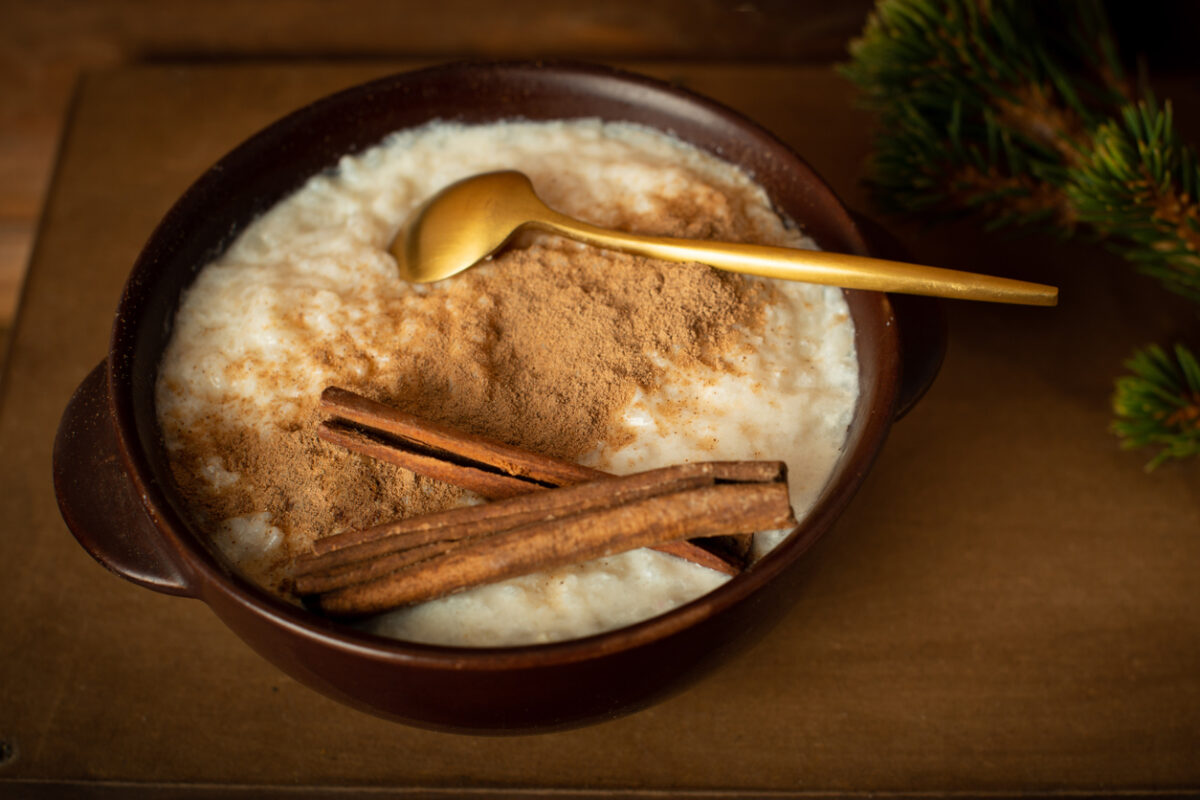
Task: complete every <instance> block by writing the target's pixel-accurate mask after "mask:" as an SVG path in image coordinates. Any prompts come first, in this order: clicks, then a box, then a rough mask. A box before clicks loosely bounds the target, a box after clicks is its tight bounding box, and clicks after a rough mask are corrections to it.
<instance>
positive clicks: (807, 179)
mask: <svg viewBox="0 0 1200 800" xmlns="http://www.w3.org/2000/svg"><path fill="white" fill-rule="evenodd" d="M481 70H483V71H490V72H499V73H503V76H504V79H505V80H512V79H513V78H514V76H517V77H521V76H528V75H530V74H531V73H532V74H536V75H538V76H550V77H553V78H556V79H567V80H570V79H587V80H590V81H591V82H592V85H603V86H610V85H619V86H623V87H626V88H628V87H630V86H633V87H636V88H638V89H640V90H641V91H642V92H643V93H644V95H645V96H646V97H654V98H656V99H664V98H665V99H667V100H670V101H672V102H676V103H680V104H684V105H687V106H692V107H695V108H696V109H698V110H700V111H703V112H704V113H706V114H708V115H712V116H715V117H718V118H720V119H722V120H723V121H724V122H725V123H727V124H728V125H729V126H730V127H731V128H733V129H736V130H737V131H738V132H739V133H740V134H741V135H748V136H750V139H751V140H752V141H755V140H756V141H760V142H765V143H768V144H769V145H770V146H771V147H772V149H773V150H774V151H775V152H776V153H778V154H779V155H781V156H782V157H784V158H785V159H787V163H786V165H785V166H786V167H787V169H788V170H789V172H790V173H791V174H792V175H793V176H795V178H796V179H802V180H803V181H804V183H805V184H806V186H807V190H806V191H808V192H810V193H814V194H815V195H816V196H815V199H814V202H816V203H818V204H819V205H821V206H823V207H824V210H825V211H826V212H827V213H832V214H833V216H834V217H835V218H836V221H837V223H838V224H839V226H840V228H841V229H842V232H843V235H844V236H846V237H847V240H848V242H849V244H850V245H851V246H852V249H853V250H855V251H857V252H859V253H864V254H865V253H867V252H868V251H869V248H868V247H867V245H866V243H865V241H864V239H863V237H862V234H861V232H860V231H859V228H858V226H857V224H856V223H855V221H854V219H853V218H852V217H851V215H850V214H849V212H848V211H847V210H846V208H845V206H844V205H843V204H842V203H841V201H840V199H839V198H837V196H836V195H835V194H834V192H833V190H832V189H831V188H830V187H829V186H828V185H827V184H826V183H825V181H824V180H823V179H822V178H821V177H820V176H819V175H818V174H817V173H816V172H815V171H814V170H813V169H812V167H811V166H809V165H808V163H807V162H806V161H804V159H803V158H802V157H800V156H799V155H798V154H797V153H795V152H794V151H793V150H792V149H791V148H790V147H789V146H788V145H787V144H786V143H785V142H783V141H782V140H780V139H779V138H778V137H776V136H775V135H774V134H772V133H771V132H769V131H767V130H766V129H765V128H763V127H762V126H761V125H759V124H758V123H756V122H754V121H753V120H751V119H750V118H748V117H746V116H745V115H743V114H741V113H740V112H738V111H736V110H734V109H731V108H729V107H727V106H725V105H724V104H721V103H719V102H717V101H715V100H713V99H711V98H708V97H705V96H703V95H700V94H698V93H696V92H693V91H692V90H690V89H686V88H684V87H680V86H676V85H673V84H670V83H667V82H664V81H660V80H658V79H655V78H651V77H648V76H645V75H640V74H637V73H634V72H629V71H626V70H622V69H617V68H614V67H610V66H603V65H597V64H590V63H585V62H578V61H568V60H553V61H507V60H506V61H474V60H472V61H459V62H452V63H448V64H439V65H436V66H432V67H427V68H423V69H418V70H413V71H405V72H399V73H394V74H391V75H387V76H383V77H380V78H376V79H374V80H371V81H368V82H366V83H361V84H358V85H355V86H351V87H348V88H346V89H342V90H340V91H338V92H335V93H333V94H330V95H327V96H325V97H322V98H319V99H317V100H315V101H313V102H311V103H308V104H306V105H304V106H303V107H301V108H299V109H297V110H295V111H292V112H291V113H289V114H287V115H285V116H283V117H281V118H279V119H277V120H275V121H274V122H272V123H270V124H269V125H267V126H266V127H264V128H262V129H261V130H259V131H257V132H256V133H254V134H253V135H251V136H250V137H248V138H247V139H245V140H244V141H242V142H241V143H239V144H238V145H237V146H235V147H234V148H233V149H232V150H230V151H229V152H228V153H226V154H225V155H224V156H222V158H221V159H219V160H218V161H217V162H216V163H215V164H213V165H212V166H211V167H209V168H208V169H207V170H206V171H205V172H204V173H203V174H202V175H201V176H200V177H199V178H198V179H197V180H196V181H195V182H193V183H192V184H191V185H190V186H189V187H188V189H187V190H185V192H184V193H183V194H182V195H181V196H180V197H179V198H178V199H177V200H176V202H175V203H174V204H173V205H172V206H171V208H170V209H169V210H168V211H167V212H166V214H165V215H164V217H163V219H162V221H161V222H160V223H159V224H158V226H156V228H155V230H154V231H153V232H152V233H151V235H150V237H149V239H148V240H147V243H146V244H145V246H144V248H143V250H142V251H141V253H140V254H139V256H138V259H137V261H136V262H135V264H134V266H133V268H132V270H131V272H130V275H129V277H128V279H127V281H126V284H125V288H124V289H123V291H122V295H121V299H120V303H119V305H118V310H117V313H116V315H115V318H114V321H113V326H112V332H111V336H110V341H109V352H108V356H107V366H108V369H107V395H108V398H107V399H108V404H109V410H110V413H111V414H112V418H113V421H114V428H115V430H116V434H117V436H116V438H117V442H118V446H119V451H120V458H121V461H122V464H123V466H124V471H125V472H126V473H127V474H128V475H129V477H130V479H131V481H132V482H133V485H134V488H135V490H136V493H137V496H138V497H139V498H140V500H141V503H142V506H143V508H144V510H145V511H146V513H147V515H148V516H149V518H150V520H151V522H152V523H153V524H154V527H155V528H156V529H157V531H158V533H159V534H160V536H161V537H162V538H163V539H165V540H166V541H167V542H168V544H169V545H170V549H171V551H172V553H173V554H174V556H175V557H176V558H177V559H178V560H179V561H180V563H179V566H180V567H181V568H182V570H183V571H184V572H185V573H186V574H187V576H188V581H189V583H190V584H191V587H192V588H193V589H194V590H196V591H197V595H196V596H197V597H198V598H199V599H202V600H204V601H205V602H206V603H207V604H208V605H210V606H212V605H213V603H212V602H211V593H212V592H219V593H220V594H223V595H225V596H227V597H228V598H229V599H231V600H233V601H234V602H235V603H237V604H239V605H241V606H243V607H244V608H245V609H246V610H248V611H250V612H252V613H253V614H254V615H256V616H258V617H260V618H262V619H264V620H266V621H269V622H271V623H273V624H275V625H278V626H282V627H284V628H287V629H290V630H291V631H292V632H294V633H295V634H297V635H299V636H302V637H304V638H306V639H309V640H320V642H321V643H323V644H324V645H325V646H328V647H332V648H335V649H338V650H341V651H343V652H346V653H357V654H361V655H366V656H369V657H371V658H373V659H376V660H383V661H387V662H391V663H395V664H397V665H401V664H403V665H406V666H420V667H426V668H435V669H448V670H461V669H465V668H469V669H475V670H506V669H513V668H523V667H549V666H553V665H557V664H564V663H572V662H578V661H585V660H590V659H593V658H597V657H600V656H605V655H610V654H614V653H618V652H621V651H625V650H630V649H634V648H637V647H641V646H643V645H647V644H650V643H652V642H655V641H659V640H663V639H667V638H670V637H671V636H673V635H676V634H680V633H681V632H683V631H686V630H687V629H689V628H691V627H693V626H694V625H696V624H698V623H700V622H702V621H704V620H706V619H709V618H711V617H714V616H717V615H719V614H720V613H722V612H724V611H726V610H728V609H730V608H732V607H734V606H736V605H739V604H740V603H741V602H743V601H745V600H746V599H747V598H749V597H750V596H751V595H753V594H755V593H757V592H759V591H760V590H761V589H762V588H763V587H764V586H766V585H767V584H769V583H771V582H772V580H773V579H774V578H776V577H777V576H778V575H779V574H780V573H781V572H783V571H784V570H785V569H787V568H788V567H790V566H791V565H793V564H794V563H796V562H797V561H799V560H800V559H801V557H802V556H803V554H804V553H805V552H806V551H807V550H808V549H809V548H810V547H811V546H812V545H813V544H814V543H815V542H816V541H817V539H819V538H821V537H822V536H823V535H824V534H825V533H826V532H827V530H828V529H829V528H830V527H831V526H832V524H833V522H834V520H836V518H837V517H838V516H839V515H840V514H841V512H842V511H843V510H844V508H845V506H846V505H847V504H848V503H849V501H850V499H851V497H852V496H853V494H854V493H855V492H856V491H857V489H858V487H859V485H860V484H861V482H862V480H863V477H864V476H865V473H866V472H867V469H868V467H869V466H870V464H871V463H872V462H873V461H874V459H875V457H876V455H877V454H878V452H879V449H880V448H881V447H882V445H883V441H884V439H885V438H886V435H887V431H888V428H889V427H890V423H891V414H892V408H893V405H894V403H895V398H896V386H897V384H898V382H899V381H898V374H894V375H890V376H885V378H887V379H886V380H881V381H880V382H879V383H880V385H881V387H882V391H881V393H880V396H879V397H878V398H877V402H876V403H875V404H874V406H872V408H870V409H865V408H864V407H863V405H862V404H863V399H864V398H863V392H862V386H861V385H860V392H859V398H858V400H857V401H856V410H855V419H856V420H857V419H858V417H859V416H860V415H862V414H864V413H867V412H869V417H868V418H867V419H865V420H864V421H863V423H862V425H863V430H862V431H861V432H860V433H859V435H858V437H857V439H858V442H857V443H856V448H857V449H856V451H855V454H856V458H857V459H858V461H859V463H860V468H859V469H858V470H857V471H856V472H855V474H851V475H843V474H842V469H843V467H839V469H838V470H837V471H835V473H834V475H833V476H831V477H830V479H828V480H827V483H826V485H825V487H824V488H823V489H822V490H821V492H820V493H819V495H818V497H817V500H816V501H815V502H814V504H813V506H812V508H811V510H810V511H809V513H808V514H807V515H806V516H805V517H804V519H803V520H802V521H801V523H800V524H799V525H798V526H797V528H796V529H794V530H793V531H792V532H791V533H790V534H789V536H788V537H787V538H786V539H785V540H784V541H782V542H781V543H780V544H779V545H778V546H777V547H775V548H774V549H773V550H772V551H771V552H770V553H768V554H767V555H766V556H765V557H764V558H762V559H761V560H760V561H759V562H757V563H756V564H755V565H753V567H751V568H750V569H747V570H746V571H745V572H743V573H742V574H741V575H739V576H736V577H735V578H733V579H731V580H729V581H726V582H725V583H723V584H722V585H720V586H718V587H717V588H715V589H714V590H712V591H710V592H708V593H706V594H704V595H701V596H700V597H698V598H696V599H694V600H692V601H690V602H688V603H685V604H682V605H680V606H677V607H675V608H673V609H671V610H669V611H667V612H664V613H663V614H659V615H657V616H654V617H651V618H649V619H646V620H643V621H641V622H637V623H633V624H631V625H627V626H622V627H620V628H616V629H612V630H609V631H604V632H600V633H596V634H592V635H589V636H584V637H580V638H575V639H568V640H563V641H556V642H548V643H538V644H525V645H512V646H502V647H466V646H452V645H440V644H426V643H419V642H409V641H404V640H398V639H391V638H387V637H384V636H381V635H377V634H372V633H368V632H365V631H360V630H357V629H354V628H351V627H349V626H346V625H344V624H342V623H338V622H335V621H333V620H330V619H328V618H325V617H322V616H320V615H318V614H315V613H312V612H309V611H307V610H305V609H303V608H300V607H298V606H295V605H292V604H289V603H287V602H286V601H284V600H282V599H280V598H278V597H276V596H275V595H273V594H270V593H269V592H267V591H266V590H264V589H262V588H260V587H259V586H257V585H256V584H254V583H252V582H250V581H249V580H248V579H246V578H244V577H243V576H242V575H240V574H239V573H238V572H237V571H236V570H234V569H233V568H231V567H230V566H228V565H227V564H225V563H224V562H223V561H222V560H221V559H218V558H217V557H215V556H214V554H213V553H212V552H210V550H209V548H208V547H207V546H205V545H204V544H203V542H202V541H201V540H200V537H199V536H198V535H197V533H196V532H195V530H194V528H193V526H192V524H191V523H190V522H188V521H187V519H186V518H185V517H184V516H183V515H182V514H179V513H177V512H176V509H175V507H174V505H173V503H172V502H171V501H170V499H169V498H168V493H167V491H165V490H164V488H163V486H162V485H161V483H160V479H159V477H158V476H156V474H155V470H154V469H153V466H152V465H151V463H150V461H149V459H148V457H147V455H146V452H145V448H149V447H154V446H156V445H155V444H154V443H143V442H142V441H141V437H140V436H139V435H138V424H137V421H136V419H135V414H136V411H135V407H134V406H135V402H134V399H133V393H134V389H133V377H134V376H133V374H132V368H133V361H134V358H133V351H132V348H133V345H134V343H135V341H136V340H137V338H138V336H139V335H140V334H141V333H142V331H141V330H140V326H141V325H142V324H143V320H142V317H143V313H141V312H144V308H143V306H144V305H145V302H144V298H145V296H146V291H145V290H144V287H145V286H146V285H148V284H149V283H150V282H152V280H153V270H154V268H155V254H156V253H157V252H158V250H161V249H163V248H166V247H169V245H170V241H169V240H170V238H171V235H172V231H173V230H174V227H175V226H177V225H179V224H182V223H186V222H187V219H188V217H189V216H190V215H191V214H193V213H195V209H193V206H195V205H196V203H197V198H198V197H200V196H201V195H203V194H205V191H206V190H210V189H211V187H212V185H213V184H214V183H215V182H217V181H219V180H223V179H224V177H225V174H226V173H228V172H229V171H230V170H231V169H232V168H233V166H234V165H236V164H237V163H239V161H240V160H241V159H242V158H244V156H245V155H246V154H247V153H249V152H252V151H253V150H254V149H256V148H259V147H262V146H263V145H264V143H269V142H271V141H273V140H275V139H277V138H278V137H279V136H280V135H281V133H282V132H284V131H286V130H289V129H291V128H294V127H296V126H303V125H305V124H307V123H308V122H309V121H311V120H314V119H316V118H318V117H322V116H323V115H326V114H330V113H333V112H334V111H336V110H337V109H340V108H343V107H344V106H345V105H346V104H347V103H351V104H353V103H356V102H363V101H365V99H369V98H370V97H371V96H372V95H373V94H375V93H377V92H378V91H379V90H380V89H382V88H385V87H394V86H395V85H396V84H397V83H403V84H411V85H413V86H419V85H420V84H422V83H423V82H426V81H431V80H434V79H441V78H445V77H447V76H451V77H453V76H463V75H470V74H473V73H477V72H479V71H481ZM593 116H600V115H599V114H597V115H593ZM512 118H515V117H509V118H508V119H512ZM564 118H565V117H564ZM604 118H605V119H611V118H613V117H604ZM499 119H504V118H503V117H501V118H497V120H499ZM660 130H661V129H660ZM668 132H670V133H675V135H678V133H677V132H673V131H668ZM681 138H682V137H681ZM685 141H687V139H686V138H685ZM375 143H376V142H367V143H365V144H364V145H363V146H362V147H360V148H359V150H352V151H349V152H360V151H361V149H362V148H363V147H369V146H371V145H373V144H375ZM718 155H723V154H720V153H718ZM726 157H727V156H726ZM731 160H732V159H731ZM733 163H735V164H737V165H738V166H740V167H742V168H743V169H745V166H744V165H742V164H738V162H736V161H734V162H733ZM747 171H748V172H752V171H751V170H747ZM311 177H312V174H306V175H304V176H303V177H302V178H301V180H300V183H301V184H302V183H303V182H304V181H307V180H308V179H309V178H311ZM751 177H752V178H755V179H756V181H757V180H758V178H757V176H755V175H753V174H751ZM290 191H294V188H293V189H292V190H289V192H290ZM286 194H287V193H284V195H283V196H286ZM768 196H769V197H770V198H771V200H772V203H773V204H776V202H777V201H776V198H775V197H774V196H772V193H771V192H768ZM272 202H277V200H276V201H272ZM228 244H229V242H228V241H226V242H222V243H220V244H219V247H218V251H219V250H223V249H224V248H225V247H227V246H228ZM198 268H199V267H198V266H197V267H194V268H193V272H195V271H196V270H198ZM192 279H194V274H193V276H192V277H191V278H189V279H188V281H187V284H190V282H191V280H192ZM185 285H186V284H185ZM846 296H847V300H848V301H849V302H850V305H851V307H852V309H853V308H854V307H855V306H856V305H857V306H860V307H861V306H865V305H866V304H869V303H871V302H872V301H874V302H878V303H880V304H882V305H881V311H880V313H882V314H884V317H885V318H886V317H887V315H888V314H889V313H890V308H889V307H888V306H887V303H888V301H887V298H886V295H883V294H881V293H876V292H856V291H847V292H846ZM858 335H859V331H858V325H856V344H859V343H858ZM882 335H883V337H884V339H888V341H884V342H882V343H881V345H880V346H882V347H884V348H885V349H889V350H890V351H891V352H893V353H898V343H897V341H896V331H895V326H893V325H890V324H888V325H885V326H884V330H883V331H882ZM891 361H892V362H895V361H896V359H891ZM885 366H887V365H885ZM860 369H861V360H860ZM891 369H892V371H893V372H897V370H896V369H895V368H891ZM860 376H861V372H860ZM854 424H855V423H853V422H852V423H851V427H852V428H853V426H854ZM849 445H850V443H849V442H847V443H846V444H844V445H843V456H842V458H841V459H840V461H846V463H847V464H848V463H850V462H849V461H848V460H847V458H848V455H847V454H848V452H849V451H848V448H849ZM157 446H161V443H159V444H158V445H157ZM835 477H836V478H838V480H837V481H836V482H835V481H834V478H835Z"/></svg>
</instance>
